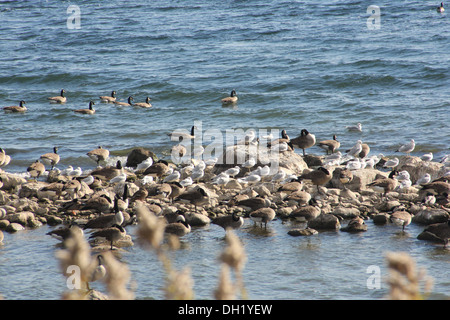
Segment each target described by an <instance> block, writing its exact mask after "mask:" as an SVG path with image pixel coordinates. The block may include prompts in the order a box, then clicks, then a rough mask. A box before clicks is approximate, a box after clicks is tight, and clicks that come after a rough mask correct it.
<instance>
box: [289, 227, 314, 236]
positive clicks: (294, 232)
mask: <svg viewBox="0 0 450 320" xmlns="http://www.w3.org/2000/svg"><path fill="white" fill-rule="evenodd" d="M318 233H319V232H318V231H317V230H314V229H312V228H306V229H292V230H289V231H288V233H287V234H288V235H290V236H293V237H300V236H312V235H315V234H318Z"/></svg>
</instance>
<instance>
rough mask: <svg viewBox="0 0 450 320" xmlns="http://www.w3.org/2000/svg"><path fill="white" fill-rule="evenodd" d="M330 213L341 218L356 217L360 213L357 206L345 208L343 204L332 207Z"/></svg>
mask: <svg viewBox="0 0 450 320" xmlns="http://www.w3.org/2000/svg"><path fill="white" fill-rule="evenodd" d="M332 214H334V215H335V216H339V217H341V218H343V219H353V218H355V217H358V216H359V215H360V212H359V210H358V209H357V208H353V207H348V208H346V207H343V206H338V207H336V208H334V209H333V211H332Z"/></svg>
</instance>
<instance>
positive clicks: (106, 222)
mask: <svg viewBox="0 0 450 320" xmlns="http://www.w3.org/2000/svg"><path fill="white" fill-rule="evenodd" d="M96 199H97V200H102V199H106V200H108V198H106V197H103V196H98V197H96ZM117 200H118V198H115V199H114V213H112V214H107V215H103V216H99V217H97V218H93V219H91V220H89V221H88V222H87V223H86V224H85V225H84V227H83V229H85V230H86V229H103V228H110V227H112V226H113V225H119V226H121V225H122V224H123V222H124V220H125V217H124V216H123V212H122V211H121V210H119V206H118V202H117ZM102 201H103V202H105V201H104V200H102ZM97 203H99V202H96V203H93V202H91V203H90V204H89V203H87V204H86V205H85V207H84V208H83V210H86V209H94V208H95V209H96V210H98V209H100V210H102V211H100V210H98V211H100V212H105V211H106V210H107V209H106V208H107V207H109V205H110V204H106V202H105V204H106V205H104V204H101V206H102V207H98V206H96V204H97ZM94 205H95V206H94ZM105 209H106V210H105Z"/></svg>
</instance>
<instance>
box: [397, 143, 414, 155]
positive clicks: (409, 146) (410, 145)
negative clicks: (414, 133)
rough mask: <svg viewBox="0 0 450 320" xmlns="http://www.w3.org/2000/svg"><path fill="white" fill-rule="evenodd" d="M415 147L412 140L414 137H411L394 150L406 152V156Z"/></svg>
mask: <svg viewBox="0 0 450 320" xmlns="http://www.w3.org/2000/svg"><path fill="white" fill-rule="evenodd" d="M415 147H416V143H415V142H414V139H411V140H410V141H409V143H407V144H404V145H402V146H401V147H400V148H398V150H397V151H396V152H403V153H406V154H407V155H408V156H409V154H410V153H411V152H412V151H413V150H414V148H415Z"/></svg>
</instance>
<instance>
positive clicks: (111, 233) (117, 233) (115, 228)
mask: <svg viewBox="0 0 450 320" xmlns="http://www.w3.org/2000/svg"><path fill="white" fill-rule="evenodd" d="M126 234H127V232H126V231H125V229H124V228H123V227H122V226H120V225H118V224H114V225H112V226H111V227H109V228H104V229H101V230H98V231H95V232H93V233H92V234H91V235H90V236H89V239H93V238H105V239H106V240H107V241H110V242H111V248H110V249H111V250H113V243H114V241H118V240H120V239H122V238H123V237H125V235H126Z"/></svg>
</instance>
